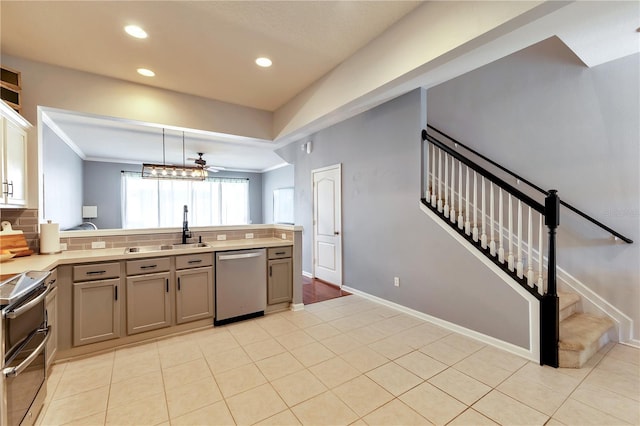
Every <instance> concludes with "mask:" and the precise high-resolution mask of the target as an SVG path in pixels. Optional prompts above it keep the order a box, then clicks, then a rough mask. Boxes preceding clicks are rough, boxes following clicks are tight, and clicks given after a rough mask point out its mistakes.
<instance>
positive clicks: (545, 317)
mask: <svg viewBox="0 0 640 426" xmlns="http://www.w3.org/2000/svg"><path fill="white" fill-rule="evenodd" d="M544 208H545V215H544V223H545V225H547V227H548V228H549V256H548V265H547V267H548V270H547V272H548V276H547V292H546V293H545V294H544V296H542V302H541V304H540V364H546V365H549V366H551V367H556V368H557V367H558V364H559V362H558V341H559V340H560V320H559V319H560V312H559V309H560V302H559V300H558V294H557V291H556V228H557V227H558V225H560V198H558V191H556V190H555V189H552V190H550V191H549V195H547V198H545V200H544Z"/></svg>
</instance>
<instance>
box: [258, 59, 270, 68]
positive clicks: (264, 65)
mask: <svg viewBox="0 0 640 426" xmlns="http://www.w3.org/2000/svg"><path fill="white" fill-rule="evenodd" d="M256 64H257V65H258V66H259V67H262V68H268V67H270V66H271V64H272V62H271V59H269V58H265V57H261V58H258V59H256Z"/></svg>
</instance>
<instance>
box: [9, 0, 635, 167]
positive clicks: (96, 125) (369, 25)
mask: <svg viewBox="0 0 640 426" xmlns="http://www.w3.org/2000/svg"><path fill="white" fill-rule="evenodd" d="M440 4H441V3H440ZM556 4H557V5H558V6H557V7H558V11H557V12H554V13H551V14H549V16H547V17H544V18H541V19H538V20H537V21H534V22H532V23H531V24H528V25H524V26H522V27H520V28H518V27H514V30H513V31H512V32H511V33H510V34H509V33H505V34H506V36H505V37H503V40H502V39H499V40H496V43H493V44H491V43H487V44H486V45H485V46H484V47H483V48H482V49H476V50H475V51H474V52H477V54H475V55H474V54H473V53H474V52H472V54H471V55H467V57H461V59H462V60H461V61H450V64H451V66H450V67H448V66H447V67H440V69H437V68H436V69H435V71H434V70H431V71H429V69H430V68H429V64H425V67H422V68H425V70H424V71H419V69H418V68H416V69H415V70H410V69H407V70H405V71H404V72H405V73H406V74H405V75H404V76H403V77H401V78H398V79H397V81H395V82H394V84H391V85H386V86H387V87H385V89H384V90H383V91H377V92H376V93H373V94H372V96H369V97H362V99H359V100H358V104H359V105H360V107H358V110H364V109H366V108H367V106H368V107H371V106H373V105H374V104H375V103H376V102H377V103H379V102H381V101H383V100H384V99H388V98H390V97H392V96H394V94H395V96H397V95H398V94H401V93H402V92H404V91H407V90H411V89H412V88H415V87H419V86H425V87H429V86H430V85H432V84H436V83H437V82H438V81H445V80H446V79H448V78H453V77H455V76H456V75H459V74H460V73H462V72H466V71H468V70H470V69H473V68H474V67H477V66H481V65H483V64H485V63H487V62H489V61H491V60H495V59H497V58H499V57H500V56H504V55H506V54H508V53H510V52H513V51H516V50H517V49H518V46H519V48H524V47H526V45H527V44H526V43H527V42H526V41H525V40H531V41H530V43H535V42H537V41H540V40H542V39H544V38H546V37H550V36H553V35H557V36H558V37H560V38H561V39H562V40H563V41H564V42H565V43H566V44H567V45H568V47H569V48H571V49H572V50H573V51H574V52H575V53H576V55H578V56H579V57H580V58H581V59H582V60H583V61H584V63H585V64H586V65H587V66H597V65H599V64H600V63H604V62H606V61H609V60H612V59H615V58H617V57H621V56H625V55H628V54H631V53H634V52H638V51H639V50H640V43H639V40H638V38H639V34H638V32H636V31H635V29H636V28H637V27H638V26H640V13H639V11H640V2H607V1H599V2H575V3H572V2H567V3H562V4H561V3H556ZM419 5H420V2H404V1H315V0H312V1H282V2H281V1H123V2H120V1H118V2H113V1H78V2H67V1H57V0H56V1H2V2H0V11H1V13H0V19H1V22H0V23H1V27H0V28H1V34H0V35H1V37H0V49H1V51H2V53H3V54H8V55H12V56H17V57H22V58H26V59H30V60H34V61H39V62H44V63H50V64H54V65H59V66H63V67H68V68H72V69H77V70H81V71H86V72H90V73H94V74H99V75H105V76H109V77H113V78H117V79H121V80H128V81H131V82H134V83H140V84H145V85H153V86H156V87H159V88H163V89H169V90H174V91H178V92H182V93H187V94H192V95H197V96H201V97H205V98H210V99H216V100H220V101H225V102H229V103H233V104H238V105H243V106H248V107H253V108H258V109H262V110H266V111H276V110H278V109H279V108H280V109H281V108H282V107H283V105H287V103H288V102H289V101H290V100H291V99H292V98H293V97H294V96H296V95H298V94H299V93H300V92H302V91H303V90H304V89H306V88H308V87H309V86H310V85H312V84H313V83H314V82H316V81H317V80H319V79H321V78H322V77H323V76H324V77H325V78H326V76H327V75H331V73H332V72H334V70H336V69H339V68H340V67H342V66H343V65H344V64H346V63H349V61H350V59H351V58H353V57H354V56H355V55H357V53H358V52H359V51H362V50H363V49H367V48H369V47H372V46H376V42H377V41H379V40H380V39H381V38H382V37H379V36H381V34H382V33H384V32H385V31H386V30H387V29H389V28H390V27H391V26H393V25H394V23H395V24H398V25H403V24H404V23H406V22H407V21H406V19H405V20H403V22H401V23H399V22H398V21H399V20H400V19H401V18H402V17H403V16H405V15H407V14H409V13H410V12H412V11H414V10H415V8H416V7H417V6H419ZM427 5H431V4H430V3H425V6H427ZM505 7H506V6H505ZM419 10H430V9H424V8H420V9H419ZM419 10H417V11H415V12H416V13H417V14H419ZM416 13H414V14H413V15H412V16H408V17H407V18H412V17H413V16H414V15H416ZM132 23H134V24H139V25H141V26H142V27H143V28H145V29H146V30H147V32H148V33H149V38H148V39H146V40H136V39H133V38H131V37H129V36H127V35H126V34H125V33H124V31H123V27H124V26H125V25H127V24H132ZM425 25H429V22H426V23H425ZM396 27H397V25H396ZM444 31H445V32H444V33H443V37H445V38H446V37H447V34H446V29H445V30H444ZM396 34H397V33H396ZM501 40H502V41H501ZM514 40H520V41H516V42H514ZM501 43H502V44H501ZM383 44H384V43H383ZM509 44H510V45H511V47H505V46H508V45H509ZM425 46H427V47H428V44H425ZM500 46H502V48H501V47H500ZM501 49H502V53H500V51H501ZM259 55H266V56H269V57H271V58H272V59H273V61H274V65H273V67H271V68H269V69H261V68H258V67H257V66H255V64H254V63H253V61H254V59H255V58H256V57H257V56H259ZM474 56H475V57H474ZM479 56H483V58H479ZM492 58H493V59H492ZM389 65H391V64H389ZM138 67H147V68H151V69H153V70H154V71H155V72H156V77H154V78H152V79H148V78H145V77H141V76H139V75H138V74H136V72H135V69H136V68H138ZM357 70H358V68H355V71H357ZM364 71H366V70H364ZM410 71H411V72H410ZM416 72H417V73H416ZM360 73H362V70H360ZM365 74H366V73H365ZM359 77H360V76H359V75H358V74H354V75H353V79H354V82H355V81H357V79H358V78H359ZM365 98H366V99H365ZM351 109H354V108H353V107H351ZM46 114H47V117H48V118H47V120H48V121H47V122H48V123H49V124H50V125H51V127H54V128H56V129H57V130H58V131H59V134H61V135H63V137H64V138H65V139H67V140H68V141H69V142H70V145H72V146H75V148H76V150H77V151H78V153H79V154H80V155H81V156H83V158H86V159H89V160H103V161H104V160H112V161H130V162H150V161H160V160H161V159H162V157H161V156H162V131H161V128H159V127H158V124H155V125H154V124H149V123H141V122H134V121H131V120H122V119H118V120H115V119H112V118H109V117H97V116H89V115H86V114H78V113H76V112H73V111H61V110H52V109H49V110H47V111H46ZM338 115H345V114H343V113H342V112H340V111H336V112H334V113H331V114H329V115H328V116H329V117H330V118H331V117H333V118H332V119H334V121H335V119H337V118H336V117H337V116H338ZM347 115H350V113H349V114H347ZM344 118H346V117H343V119H344ZM325 121H327V120H325ZM328 121H330V120H328ZM329 124H330V123H329ZM316 125H319V124H317V123H316ZM161 127H162V126H161ZM183 130H185V131H186V151H187V152H186V156H187V157H188V156H193V154H194V153H195V152H198V151H201V152H205V153H206V154H207V155H206V158H207V160H208V163H209V164H212V165H219V166H224V167H227V168H229V169H240V170H250V171H264V170H267V169H270V168H272V167H275V166H277V165H278V164H281V159H280V158H279V157H278V156H277V155H275V154H274V153H273V152H272V150H273V149H274V148H275V147H276V145H274V143H273V142H272V141H268V140H257V139H248V138H242V137H237V138H236V137H234V136H230V135H222V134H219V133H213V132H204V131H200V130H198V129H178V128H169V127H168V126H167V136H166V149H167V150H166V152H167V163H174V164H180V163H181V162H182V140H181V136H182V131H183ZM124 152H126V153H127V154H126V156H125V155H123V154H120V153H124Z"/></svg>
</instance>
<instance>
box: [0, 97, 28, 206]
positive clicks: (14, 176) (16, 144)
mask: <svg viewBox="0 0 640 426" xmlns="http://www.w3.org/2000/svg"><path fill="white" fill-rule="evenodd" d="M11 112H13V111H11ZM15 115H16V116H17V113H15ZM18 117H19V116H18ZM0 120H1V122H0V169H1V172H0V177H1V182H2V189H1V191H2V193H1V194H0V205H1V206H8V207H12V206H13V207H24V206H26V204H27V131H26V128H25V127H26V126H28V125H29V124H28V122H27V121H26V120H24V119H22V117H20V120H19V121H16V117H13V116H12V115H11V114H10V113H8V112H7V111H5V109H4V108H2V116H0ZM19 123H20V124H19ZM23 123H26V124H23Z"/></svg>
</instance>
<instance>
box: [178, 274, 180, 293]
mask: <svg viewBox="0 0 640 426" xmlns="http://www.w3.org/2000/svg"><path fill="white" fill-rule="evenodd" d="M178 291H180V277H178Z"/></svg>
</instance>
